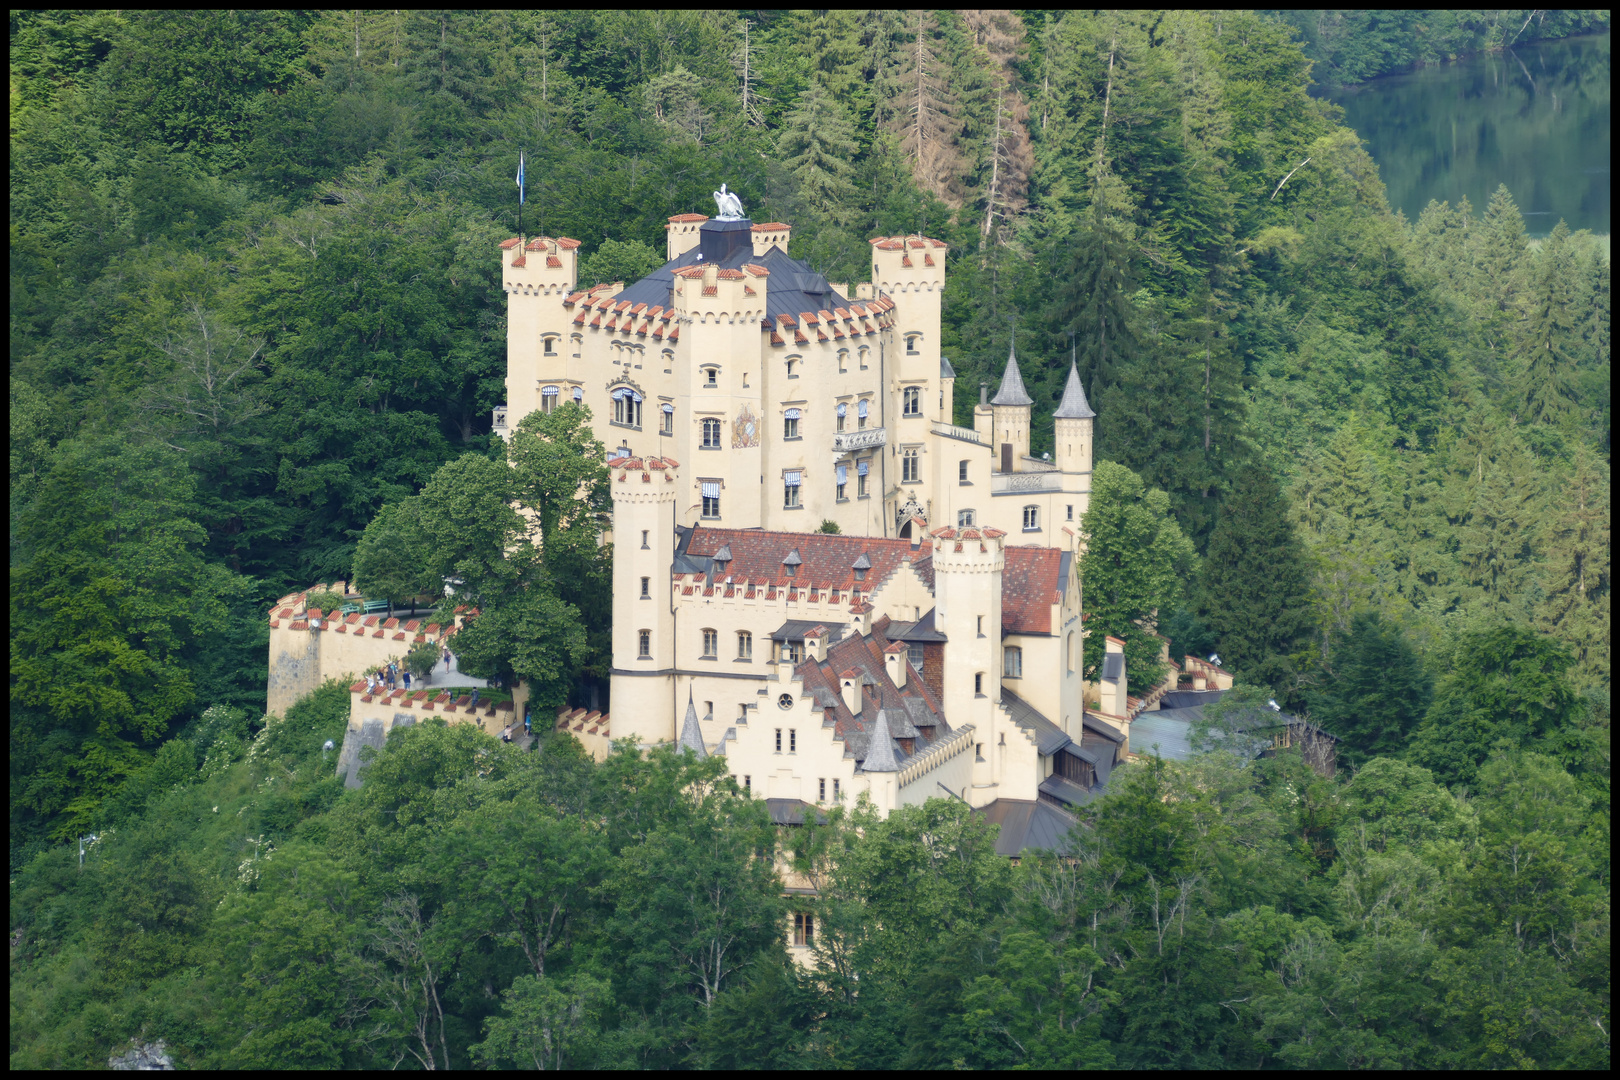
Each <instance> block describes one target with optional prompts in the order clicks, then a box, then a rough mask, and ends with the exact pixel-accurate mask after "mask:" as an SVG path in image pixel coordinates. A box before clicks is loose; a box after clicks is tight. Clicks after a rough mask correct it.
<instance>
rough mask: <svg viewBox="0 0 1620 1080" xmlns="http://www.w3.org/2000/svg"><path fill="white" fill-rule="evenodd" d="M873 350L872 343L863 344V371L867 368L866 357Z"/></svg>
mask: <svg viewBox="0 0 1620 1080" xmlns="http://www.w3.org/2000/svg"><path fill="white" fill-rule="evenodd" d="M871 351H872V346H870V345H862V346H861V370H862V371H865V370H866V357H867V354H868V353H870V352H871Z"/></svg>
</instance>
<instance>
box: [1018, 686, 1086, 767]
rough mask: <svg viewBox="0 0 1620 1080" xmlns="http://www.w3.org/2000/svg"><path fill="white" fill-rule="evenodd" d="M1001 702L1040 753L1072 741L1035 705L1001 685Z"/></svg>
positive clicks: (1057, 748) (1055, 749)
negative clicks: (1033, 741)
mask: <svg viewBox="0 0 1620 1080" xmlns="http://www.w3.org/2000/svg"><path fill="white" fill-rule="evenodd" d="M1001 704H1002V706H1003V707H1004V708H1005V709H1006V710H1007V715H1009V716H1011V717H1012V719H1013V723H1015V724H1017V725H1018V726H1019V727H1021V728H1023V729H1024V731H1025V732H1027V733H1028V734H1029V736H1030V737H1031V738H1033V739H1034V740H1035V749H1037V750H1039V751H1040V752H1041V753H1042V754H1046V755H1048V756H1050V755H1052V754H1055V753H1057V752H1058V751H1059V750H1061V749H1062V748H1063V747H1065V746H1068V745H1069V744H1070V743H1072V742H1074V740H1073V739H1071V738H1069V736H1068V735H1066V734H1065V733H1064V731H1063V729H1062V728H1060V727H1058V726H1057V725H1056V724H1054V723H1052V721H1050V720H1048V719H1047V718H1046V717H1044V716H1042V715H1041V714H1040V712H1039V711H1038V710H1036V708H1035V706H1033V705H1031V704H1030V703H1029V702H1027V701H1025V700H1024V699H1023V698H1021V697H1019V696H1018V695H1017V694H1015V693H1013V692H1012V691H1011V690H1008V689H1007V688H1006V687H1002V690H1001Z"/></svg>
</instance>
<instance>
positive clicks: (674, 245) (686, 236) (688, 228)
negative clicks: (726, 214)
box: [664, 214, 709, 262]
mask: <svg viewBox="0 0 1620 1080" xmlns="http://www.w3.org/2000/svg"><path fill="white" fill-rule="evenodd" d="M708 220H709V219H708V218H707V217H706V216H705V215H703V214H676V215H675V216H674V217H672V218H670V219H669V224H668V225H665V226H664V259H665V261H666V262H667V261H669V260H671V259H678V258H680V257H681V256H682V255H685V254H686V253H687V252H688V251H691V250H692V249H693V248H695V247H697V246H698V230H699V229H700V228H702V226H703V223H704V222H705V221H708Z"/></svg>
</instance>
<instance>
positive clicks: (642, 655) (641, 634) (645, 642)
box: [636, 630, 652, 660]
mask: <svg viewBox="0 0 1620 1080" xmlns="http://www.w3.org/2000/svg"><path fill="white" fill-rule="evenodd" d="M636 646H637V651H636V659H637V660H651V659H652V631H651V630H637V631H636Z"/></svg>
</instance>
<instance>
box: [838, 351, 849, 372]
mask: <svg viewBox="0 0 1620 1080" xmlns="http://www.w3.org/2000/svg"><path fill="white" fill-rule="evenodd" d="M848 370H849V350H848V349H839V350H838V374H840V375H842V374H843V373H844V372H846V371H848Z"/></svg>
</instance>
